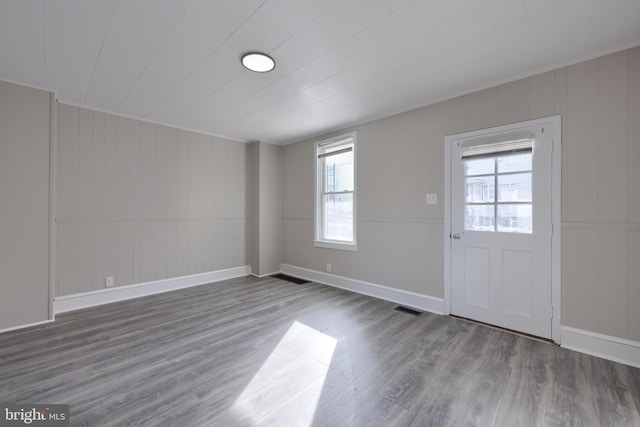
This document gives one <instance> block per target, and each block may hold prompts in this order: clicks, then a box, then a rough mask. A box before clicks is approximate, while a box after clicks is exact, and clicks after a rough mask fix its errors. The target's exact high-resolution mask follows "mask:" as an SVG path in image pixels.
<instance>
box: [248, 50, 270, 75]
mask: <svg viewBox="0 0 640 427" xmlns="http://www.w3.org/2000/svg"><path fill="white" fill-rule="evenodd" d="M242 65H244V67H245V68H246V69H247V70H251V71H255V72H256V73H267V72H269V71H271V70H273V69H274V68H275V67H276V61H274V60H273V58H272V57H270V56H269V55H267V54H264V53H260V52H249V53H245V54H244V55H242Z"/></svg>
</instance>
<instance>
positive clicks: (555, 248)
mask: <svg viewBox="0 0 640 427" xmlns="http://www.w3.org/2000/svg"><path fill="white" fill-rule="evenodd" d="M544 124H550V125H551V126H552V128H553V132H552V134H551V141H552V147H551V150H552V154H551V226H552V235H551V339H552V340H553V341H554V342H556V343H557V344H560V320H561V308H562V301H561V297H562V287H561V286H562V252H561V251H562V235H561V232H562V228H561V205H562V129H561V126H562V120H561V116H560V115H556V116H550V117H545V118H541V119H535V120H527V121H524V122H518V123H512V124H508V125H504V126H496V127H491V128H486V129H480V130H475V131H470V132H463V133H458V134H455V135H448V136H445V138H444V144H445V149H444V162H445V165H444V235H443V237H444V304H443V314H445V315H448V314H451V237H450V236H451V233H452V231H451V160H452V157H451V149H452V147H453V142H454V141H459V140H462V139H469V138H474V139H475V138H482V137H495V136H499V135H500V134H502V133H504V134H509V133H511V134H512V133H513V132H515V131H518V130H520V129H522V128H528V127H532V126H539V125H544Z"/></svg>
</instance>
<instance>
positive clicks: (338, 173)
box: [324, 151, 353, 193]
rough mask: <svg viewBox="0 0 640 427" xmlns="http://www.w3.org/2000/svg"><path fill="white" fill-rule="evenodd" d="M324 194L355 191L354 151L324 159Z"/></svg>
mask: <svg viewBox="0 0 640 427" xmlns="http://www.w3.org/2000/svg"><path fill="white" fill-rule="evenodd" d="M324 173H325V181H324V186H325V188H324V192H325V193H331V192H339V191H353V151H350V152H348V153H342V154H336V155H335V156H329V157H325V158H324Z"/></svg>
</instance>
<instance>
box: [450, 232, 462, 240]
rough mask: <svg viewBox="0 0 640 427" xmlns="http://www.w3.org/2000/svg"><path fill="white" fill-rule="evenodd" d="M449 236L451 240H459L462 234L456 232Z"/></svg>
mask: <svg viewBox="0 0 640 427" xmlns="http://www.w3.org/2000/svg"><path fill="white" fill-rule="evenodd" d="M451 238H452V239H453V240H460V239H461V238H462V236H461V235H460V233H456V234H452V235H451Z"/></svg>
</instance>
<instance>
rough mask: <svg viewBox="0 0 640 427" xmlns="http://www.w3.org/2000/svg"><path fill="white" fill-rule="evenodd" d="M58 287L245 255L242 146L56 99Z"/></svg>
mask: <svg viewBox="0 0 640 427" xmlns="http://www.w3.org/2000/svg"><path fill="white" fill-rule="evenodd" d="M58 154H59V155H58V178H59V182H58V203H57V206H58V211H57V213H56V224H57V228H58V246H57V248H56V249H57V262H58V265H57V267H58V268H57V272H58V278H57V284H58V290H57V295H70V294H75V293H79V292H87V291H92V290H97V289H103V288H104V287H105V277H107V276H113V277H114V280H115V284H116V286H122V285H129V284H133V283H142V282H148V281H153V280H160V279H167V278H172V277H178V276H185V275H190V274H196V273H203V272H209V271H215V270H219V269H224V268H230V267H239V266H244V265H248V264H250V249H249V248H250V244H251V241H250V239H251V235H250V226H251V224H250V207H251V206H250V195H251V190H250V185H251V169H250V167H251V163H250V162H248V161H247V145H246V144H242V143H238V142H236V141H230V140H226V139H223V138H216V137H212V136H206V135H202V134H197V133H193V132H187V131H183V130H177V129H173V128H170V127H166V126H160V125H154V124H150V123H145V122H141V121H137V120H131V119H127V118H123V117H118V116H114V115H110V114H104V113H99V112H94V111H91V110H86V109H82V108H77V107H72V106H68V105H60V108H59V151H58Z"/></svg>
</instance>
